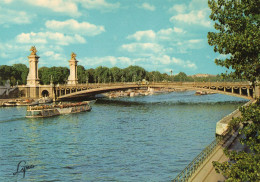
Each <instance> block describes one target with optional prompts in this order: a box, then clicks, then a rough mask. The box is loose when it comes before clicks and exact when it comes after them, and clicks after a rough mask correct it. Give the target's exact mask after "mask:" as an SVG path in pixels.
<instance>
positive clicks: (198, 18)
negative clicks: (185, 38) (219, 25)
mask: <svg viewBox="0 0 260 182" xmlns="http://www.w3.org/2000/svg"><path fill="white" fill-rule="evenodd" d="M170 21H171V22H180V23H186V24H189V25H201V26H204V27H211V22H210V21H209V18H208V14H207V9H203V10H199V11H195V10H193V11H190V12H189V13H186V14H178V15H175V16H172V17H171V18H170Z"/></svg>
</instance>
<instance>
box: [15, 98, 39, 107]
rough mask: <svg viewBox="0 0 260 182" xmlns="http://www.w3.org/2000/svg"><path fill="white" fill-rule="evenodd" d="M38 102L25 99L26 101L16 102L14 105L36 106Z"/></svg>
mask: <svg viewBox="0 0 260 182" xmlns="http://www.w3.org/2000/svg"><path fill="white" fill-rule="evenodd" d="M38 104H39V101H38V100H32V99H26V100H17V102H16V105H17V106H34V105H38Z"/></svg>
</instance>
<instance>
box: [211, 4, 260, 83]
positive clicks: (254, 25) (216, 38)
mask: <svg viewBox="0 0 260 182" xmlns="http://www.w3.org/2000/svg"><path fill="white" fill-rule="evenodd" d="M208 4H209V7H210V9H211V10H212V12H211V15H210V18H211V19H212V20H213V21H215V26H214V27H215V29H216V32H209V33H208V43H209V45H211V46H214V51H215V52H219V53H220V54H223V55H227V58H226V59H224V60H221V59H216V60H215V63H216V64H217V65H220V66H223V67H226V68H228V69H230V68H231V69H232V70H233V71H234V72H232V73H231V74H230V75H232V76H234V77H236V78H239V79H247V80H249V81H251V82H253V83H254V82H255V81H256V80H257V79H258V78H259V74H260V63H259V59H260V54H259V49H260V31H259V21H260V3H259V0H232V1H231V0H229V1H226V0H209V1H208Z"/></svg>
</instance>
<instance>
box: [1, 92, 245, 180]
mask: <svg viewBox="0 0 260 182" xmlns="http://www.w3.org/2000/svg"><path fill="white" fill-rule="evenodd" d="M245 102H246V100H244V99H239V98H235V97H230V96H225V95H219V94H215V95H205V96H194V92H174V93H170V94H161V95H154V96H146V97H134V98H129V97H127V98H118V99H103V100H98V101H97V102H96V104H95V105H94V106H93V109H92V111H91V112H86V113H79V114H71V115H63V116H58V117H53V118H45V119H26V118H24V116H25V110H26V108H25V107H16V108H0V116H1V118H0V157H1V158H0V163H1V165H0V181H16V180H18V181H170V180H171V179H173V178H174V177H175V176H176V175H177V174H178V173H179V172H180V171H181V170H182V169H183V168H184V167H185V166H186V165H187V164H188V163H189V162H191V161H192V160H193V158H194V157H195V156H196V155H198V154H199V153H200V152H201V150H202V149H203V148H204V147H205V146H207V145H208V144H209V143H210V142H211V141H212V140H213V139H214V135H215V128H216V122H217V121H218V120H220V119H221V118H222V117H224V116H225V115H227V114H229V113H231V112H232V111H233V110H235V109H236V108H237V107H238V106H240V105H242V104H243V103H245ZM21 160H25V161H27V164H29V165H30V164H33V165H35V167H34V168H33V169H29V170H28V171H27V172H26V176H25V178H22V174H19V175H16V176H13V173H14V172H15V171H16V167H17V164H18V162H19V161H21Z"/></svg>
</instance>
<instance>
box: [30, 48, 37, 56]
mask: <svg viewBox="0 0 260 182" xmlns="http://www.w3.org/2000/svg"><path fill="white" fill-rule="evenodd" d="M30 51H32V52H31V55H36V52H37V50H36V47H35V46H32V47H31V49H30Z"/></svg>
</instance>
